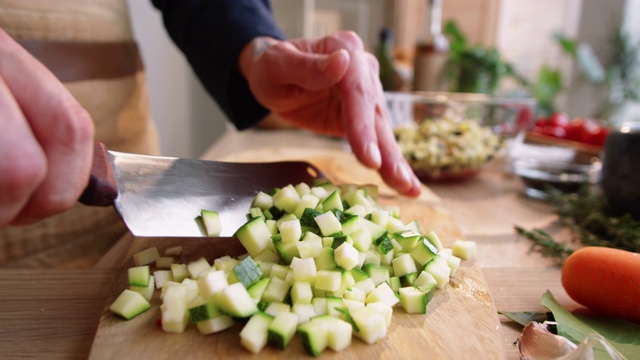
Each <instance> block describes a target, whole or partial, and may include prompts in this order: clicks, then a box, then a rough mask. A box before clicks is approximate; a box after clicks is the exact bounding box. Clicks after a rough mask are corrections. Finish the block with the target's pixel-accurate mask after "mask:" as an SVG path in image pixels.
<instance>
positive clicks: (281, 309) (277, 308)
mask: <svg viewBox="0 0 640 360" xmlns="http://www.w3.org/2000/svg"><path fill="white" fill-rule="evenodd" d="M264 312H266V313H267V314H269V315H271V316H277V315H278V314H280V313H288V312H291V305H289V304H285V303H281V302H275V301H274V302H270V303H268V305H267V307H266V308H265V309H264Z"/></svg>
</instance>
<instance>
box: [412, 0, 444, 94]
mask: <svg viewBox="0 0 640 360" xmlns="http://www.w3.org/2000/svg"><path fill="white" fill-rule="evenodd" d="M427 3H428V5H429V4H430V6H428V7H427V9H428V10H429V12H430V13H429V16H427V21H426V22H425V27H424V28H423V30H422V32H421V33H420V35H419V37H418V44H417V45H416V51H415V55H414V66H413V90H414V91H446V89H447V81H446V76H445V67H446V64H447V59H448V57H449V41H448V40H447V38H446V37H445V36H444V34H442V0H427Z"/></svg>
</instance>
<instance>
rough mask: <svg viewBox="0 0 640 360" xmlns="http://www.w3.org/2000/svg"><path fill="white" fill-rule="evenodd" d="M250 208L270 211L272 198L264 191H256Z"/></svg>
mask: <svg viewBox="0 0 640 360" xmlns="http://www.w3.org/2000/svg"><path fill="white" fill-rule="evenodd" d="M251 206H257V207H259V208H260V209H262V210H268V209H271V207H272V206H273V197H272V196H271V195H269V194H267V193H265V192H264V191H258V193H257V194H256V196H255V198H254V199H253V203H252V204H251Z"/></svg>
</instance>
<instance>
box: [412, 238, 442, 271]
mask: <svg viewBox="0 0 640 360" xmlns="http://www.w3.org/2000/svg"><path fill="white" fill-rule="evenodd" d="M410 254H411V257H413V259H414V260H415V261H416V262H417V263H418V264H420V265H422V266H424V265H426V264H427V263H428V262H429V261H430V260H431V259H433V258H434V257H436V255H437V254H438V249H437V248H436V247H435V246H434V245H433V244H432V243H431V242H430V241H429V240H427V239H425V238H423V239H422V240H420V242H418V245H416V247H415V248H414V249H413V250H412V251H411V253H410Z"/></svg>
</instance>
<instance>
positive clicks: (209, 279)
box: [198, 270, 229, 299]
mask: <svg viewBox="0 0 640 360" xmlns="http://www.w3.org/2000/svg"><path fill="white" fill-rule="evenodd" d="M227 286H229V283H228V282H227V274H226V273H225V272H224V271H221V270H211V271H208V272H206V273H205V274H204V275H202V276H201V277H200V279H198V291H199V293H200V296H201V297H203V298H205V299H208V298H210V297H212V296H213V295H215V294H216V293H218V292H220V291H222V290H224V288H226V287H227Z"/></svg>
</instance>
